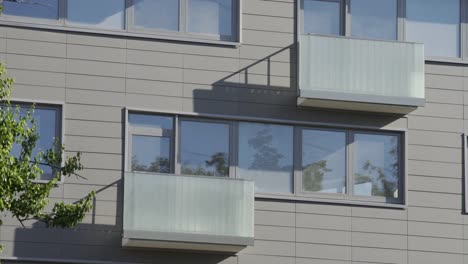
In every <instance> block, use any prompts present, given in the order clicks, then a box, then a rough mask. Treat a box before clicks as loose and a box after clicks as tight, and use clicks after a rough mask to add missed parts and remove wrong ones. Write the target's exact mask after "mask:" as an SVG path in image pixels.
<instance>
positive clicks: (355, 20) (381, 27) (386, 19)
mask: <svg viewBox="0 0 468 264" xmlns="http://www.w3.org/2000/svg"><path fill="white" fill-rule="evenodd" d="M351 35H352V36H353V37H360V38H370V39H386V40H396V39H397V0H351Z"/></svg>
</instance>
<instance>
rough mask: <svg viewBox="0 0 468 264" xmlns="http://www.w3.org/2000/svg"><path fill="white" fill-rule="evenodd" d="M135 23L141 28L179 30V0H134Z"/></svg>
mask: <svg viewBox="0 0 468 264" xmlns="http://www.w3.org/2000/svg"><path fill="white" fill-rule="evenodd" d="M133 10H134V11H133V25H134V26H135V27H139V28H146V29H160V30H168V31H178V30H179V13H180V12H179V10H180V7H179V1H178V0H134V1H133Z"/></svg>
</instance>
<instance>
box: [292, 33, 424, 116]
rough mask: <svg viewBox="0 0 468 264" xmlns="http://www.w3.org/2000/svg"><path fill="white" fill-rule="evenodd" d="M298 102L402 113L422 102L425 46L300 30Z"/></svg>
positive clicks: (342, 108) (347, 108)
mask: <svg viewBox="0 0 468 264" xmlns="http://www.w3.org/2000/svg"><path fill="white" fill-rule="evenodd" d="M297 104H298V106H303V107H319V108H333V109H341V110H356V111H370V112H385V113H397V114H407V113H409V112H411V111H413V110H415V109H416V108H417V107H420V106H424V104H425V96H424V46H423V44H415V43H405V42H394V41H393V42H391V41H378V40H363V39H353V38H346V37H333V36H319V35H301V36H300V40H299V96H298V99H297Z"/></svg>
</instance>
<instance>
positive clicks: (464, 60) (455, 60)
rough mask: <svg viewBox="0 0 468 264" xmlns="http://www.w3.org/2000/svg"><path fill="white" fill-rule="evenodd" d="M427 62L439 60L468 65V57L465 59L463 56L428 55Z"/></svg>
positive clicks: (438, 61) (439, 61) (440, 61)
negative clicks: (443, 56)
mask: <svg viewBox="0 0 468 264" xmlns="http://www.w3.org/2000/svg"><path fill="white" fill-rule="evenodd" d="M425 62H426V63H431V62H437V63H450V64H461V65H467V64H468V58H467V59H463V58H442V57H426V58H425Z"/></svg>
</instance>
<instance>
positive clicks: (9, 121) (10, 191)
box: [0, 64, 95, 228]
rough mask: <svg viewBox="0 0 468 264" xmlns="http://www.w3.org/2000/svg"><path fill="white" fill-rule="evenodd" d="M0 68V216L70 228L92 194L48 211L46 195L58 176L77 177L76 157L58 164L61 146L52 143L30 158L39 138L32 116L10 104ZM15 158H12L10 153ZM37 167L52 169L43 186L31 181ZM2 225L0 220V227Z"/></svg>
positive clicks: (37, 174)
mask: <svg viewBox="0 0 468 264" xmlns="http://www.w3.org/2000/svg"><path fill="white" fill-rule="evenodd" d="M6 74H7V73H6V69H5V67H4V66H3V65H1V64H0V213H4V212H10V213H11V215H12V216H13V217H15V218H17V219H18V220H19V221H20V222H21V224H22V223H23V221H25V220H38V221H42V222H44V223H45V224H46V225H47V226H48V227H63V228H72V227H74V226H76V225H77V224H78V223H79V222H81V221H82V220H83V218H84V216H85V214H86V213H87V212H88V211H89V210H91V208H92V201H93V198H94V195H95V193H94V191H93V192H91V193H90V194H88V195H87V196H86V197H85V198H83V199H82V200H80V201H78V202H77V203H74V204H65V203H63V202H60V203H57V204H55V205H54V206H53V208H52V210H51V211H50V209H49V210H47V209H46V207H47V205H48V204H49V199H48V196H49V193H50V191H51V189H52V188H53V187H54V186H55V185H56V183H57V182H58V181H59V180H60V179H61V177H62V176H70V175H78V174H76V171H78V170H81V169H82V168H83V166H82V164H81V161H80V158H81V156H80V154H79V153H78V154H77V155H76V156H72V157H67V158H66V159H65V160H64V161H63V160H62V157H63V155H62V154H63V152H64V151H65V148H64V146H63V145H62V146H61V145H59V144H58V141H56V143H55V145H54V147H53V148H51V149H49V150H47V151H45V152H43V151H41V152H39V153H37V154H34V152H33V150H34V148H35V147H36V142H37V140H38V139H39V135H38V133H37V131H36V125H35V120H34V118H33V116H32V113H33V111H34V106H33V107H32V108H31V110H29V111H28V112H27V114H25V115H24V114H23V115H21V114H20V108H19V107H18V106H17V107H13V106H12V105H11V103H10V98H11V90H12V85H13V80H12V79H11V78H8V77H7V75H6ZM13 148H15V150H17V149H19V152H18V153H19V154H16V152H17V151H15V155H14V154H12V149H13ZM41 166H48V167H50V168H52V171H53V178H52V179H51V180H50V181H48V182H46V183H37V182H35V180H37V179H39V177H40V176H41V175H42V174H43V170H42V169H41ZM1 224H2V222H1V220H0V225H1Z"/></svg>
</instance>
